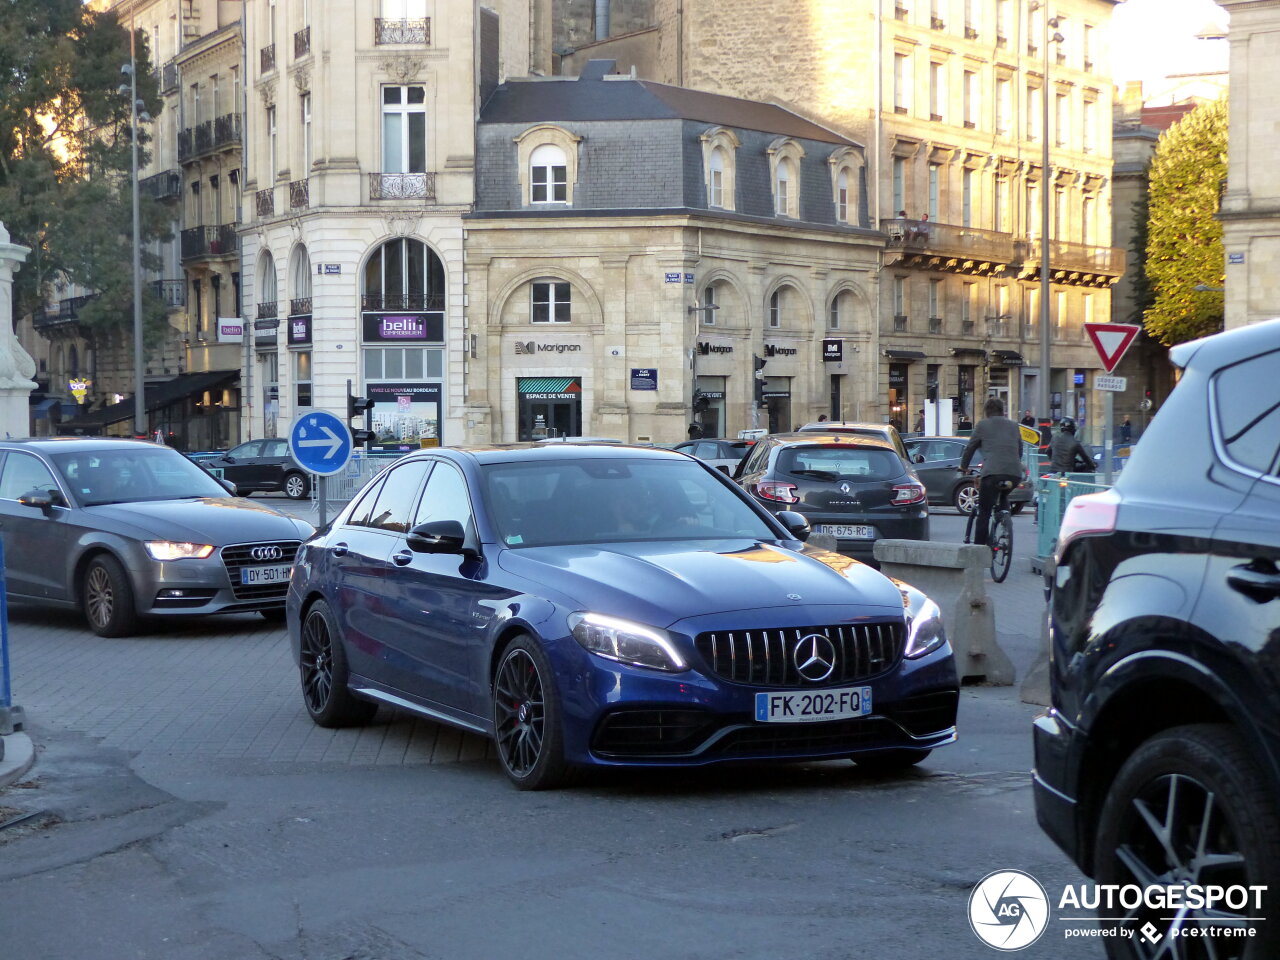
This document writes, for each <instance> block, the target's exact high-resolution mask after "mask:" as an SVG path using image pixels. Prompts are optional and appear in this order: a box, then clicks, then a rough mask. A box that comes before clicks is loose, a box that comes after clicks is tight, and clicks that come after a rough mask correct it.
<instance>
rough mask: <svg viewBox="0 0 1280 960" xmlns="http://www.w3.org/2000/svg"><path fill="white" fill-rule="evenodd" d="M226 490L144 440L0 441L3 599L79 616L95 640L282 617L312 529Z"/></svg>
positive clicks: (165, 449)
mask: <svg viewBox="0 0 1280 960" xmlns="http://www.w3.org/2000/svg"><path fill="white" fill-rule="evenodd" d="M231 486H232V485H231V484H230V483H229V482H221V481H218V480H215V479H214V478H213V477H211V476H210V475H209V474H208V473H206V472H205V471H204V470H202V469H201V468H200V467H198V466H197V465H196V464H194V463H192V462H191V461H190V460H188V459H187V458H186V457H184V456H183V455H182V454H181V453H179V452H178V451H176V450H174V449H172V448H170V447H166V446H163V445H160V444H154V443H149V442H146V441H140V440H123V439H114V438H87V437H53V438H47V439H37V440H6V441H2V442H0V534H2V535H3V540H4V549H5V578H6V579H5V589H6V593H7V595H8V597H9V598H10V599H11V600H15V601H28V602H36V603H42V604H48V605H52V606H60V607H68V608H79V609H80V610H81V611H83V613H84V615H85V619H86V620H87V621H88V623H89V627H90V629H92V630H93V632H94V633H96V634H98V635H99V636H103V637H120V636H126V635H128V634H130V633H132V632H133V630H134V629H135V627H136V626H137V621H138V618H139V617H141V616H174V615H185V616H204V615H208V614H211V613H235V612H244V611H257V612H259V613H261V614H262V615H263V616H265V617H267V618H268V619H277V618H279V619H283V615H284V597H285V591H286V589H287V588H288V585H289V571H290V567H291V565H292V563H293V558H294V555H295V554H296V553H297V551H298V547H299V546H300V545H301V543H302V541H303V540H305V539H307V538H308V537H310V536H311V535H312V534H313V533H314V532H315V531H314V529H313V528H312V526H311V524H309V523H307V522H306V521H305V520H299V519H297V518H294V517H290V516H288V515H286V514H283V513H280V512H279V511H276V510H273V509H271V508H269V507H264V506H260V505H258V504H256V503H251V502H249V501H248V500H245V499H241V498H237V497H234V496H232V495H231V493H230V491H229V489H228V488H229V487H231Z"/></svg>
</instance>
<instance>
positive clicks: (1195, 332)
mask: <svg viewBox="0 0 1280 960" xmlns="http://www.w3.org/2000/svg"><path fill="white" fill-rule="evenodd" d="M1149 176H1150V194H1149V199H1148V206H1149V218H1148V220H1147V246H1146V254H1147V256H1146V265H1145V274H1146V279H1147V282H1148V283H1149V284H1150V294H1151V297H1152V301H1151V304H1150V306H1148V307H1147V309H1146V311H1145V312H1144V314H1143V324H1144V325H1145V326H1146V329H1147V332H1148V333H1149V334H1150V335H1151V336H1152V337H1154V338H1155V339H1156V340H1159V341H1160V342H1161V343H1163V344H1165V345H1166V346H1172V345H1173V344H1175V343H1182V342H1183V341H1185V340H1194V339H1196V338H1197V337H1203V336H1207V335H1209V334H1211V333H1216V332H1217V331H1219V330H1221V329H1222V317H1223V304H1222V294H1221V293H1219V292H1216V291H1201V290H1196V289H1195V288H1196V285H1197V284H1201V285H1204V286H1209V287H1218V288H1220V287H1221V286H1222V284H1223V281H1224V279H1225V277H1224V274H1223V249H1222V224H1221V223H1219V222H1218V221H1217V220H1216V219H1214V217H1215V215H1216V214H1217V212H1218V202H1219V190H1220V188H1221V185H1222V184H1223V183H1224V182H1225V181H1226V177H1227V102H1226V100H1225V99H1223V100H1216V101H1213V102H1210V103H1202V104H1200V105H1199V106H1198V107H1196V108H1195V109H1194V110H1192V111H1191V112H1190V113H1188V114H1187V115H1186V116H1185V117H1183V118H1182V119H1181V120H1180V121H1178V122H1177V123H1176V124H1174V125H1173V126H1172V127H1170V128H1169V129H1168V130H1166V131H1165V132H1164V133H1163V134H1161V136H1160V140H1159V142H1158V143H1157V145H1156V151H1155V155H1154V157H1152V160H1151V169H1150V175H1149Z"/></svg>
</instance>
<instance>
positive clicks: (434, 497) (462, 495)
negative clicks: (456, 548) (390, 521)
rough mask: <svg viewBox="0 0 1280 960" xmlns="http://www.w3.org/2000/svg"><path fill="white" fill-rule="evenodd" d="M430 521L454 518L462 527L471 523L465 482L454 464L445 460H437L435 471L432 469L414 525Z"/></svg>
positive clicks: (469, 501)
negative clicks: (441, 461)
mask: <svg viewBox="0 0 1280 960" xmlns="http://www.w3.org/2000/svg"><path fill="white" fill-rule="evenodd" d="M433 520H457V521H458V522H459V523H460V524H462V529H464V530H466V529H467V528H468V524H469V523H470V522H471V500H470V498H469V497H468V496H467V481H466V480H464V479H463V477H462V474H461V473H459V472H458V470H457V468H456V467H453V466H451V465H450V464H447V463H437V464H436V468H435V470H433V471H432V472H431V477H430V478H429V479H428V480H427V489H426V490H425V491H423V494H422V500H421V501H420V502H419V503H418V512H417V515H416V516H415V517H414V518H413V525H414V526H415V527H416V526H417V525H418V524H420V523H430V522H431V521H433Z"/></svg>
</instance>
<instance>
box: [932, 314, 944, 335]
mask: <svg viewBox="0 0 1280 960" xmlns="http://www.w3.org/2000/svg"><path fill="white" fill-rule="evenodd" d="M929 332H930V333H941V332H942V318H941V317H930V318H929Z"/></svg>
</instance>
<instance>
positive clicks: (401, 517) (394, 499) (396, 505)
mask: <svg viewBox="0 0 1280 960" xmlns="http://www.w3.org/2000/svg"><path fill="white" fill-rule="evenodd" d="M430 466H431V461H429V460H415V461H413V462H411V463H406V464H404V465H403V466H399V467H394V468H393V469H392V470H391V472H390V473H388V474H387V479H386V480H385V481H384V482H383V484H382V489H381V490H380V491H379V492H378V501H377V503H375V504H374V506H373V512H372V514H371V515H370V518H369V526H371V527H377V528H379V529H380V530H394V531H395V532H396V533H408V532H409V517H410V516H412V514H413V506H414V504H415V503H417V500H418V489H419V488H420V487H421V486H422V478H423V477H425V476H426V475H427V470H428V469H429V468H430Z"/></svg>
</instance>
